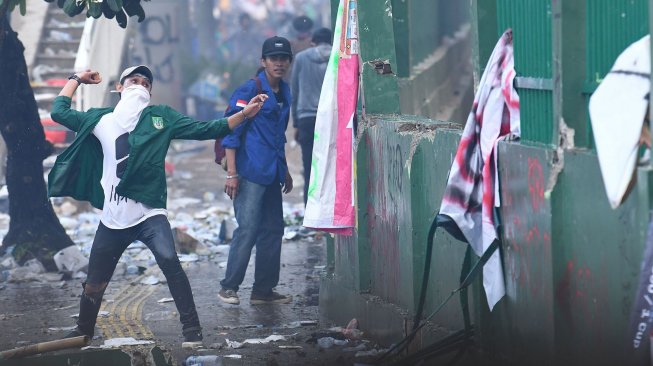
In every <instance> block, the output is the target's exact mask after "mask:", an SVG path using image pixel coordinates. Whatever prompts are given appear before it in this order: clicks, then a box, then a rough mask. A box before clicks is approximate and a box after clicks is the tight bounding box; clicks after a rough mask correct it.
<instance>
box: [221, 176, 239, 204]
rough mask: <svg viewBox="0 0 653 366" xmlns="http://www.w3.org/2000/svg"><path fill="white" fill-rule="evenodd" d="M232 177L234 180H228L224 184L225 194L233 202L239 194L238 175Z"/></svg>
mask: <svg viewBox="0 0 653 366" xmlns="http://www.w3.org/2000/svg"><path fill="white" fill-rule="evenodd" d="M230 176H231V177H232V178H227V181H226V182H225V183H224V192H225V193H226V194H227V196H229V198H231V199H232V200H233V199H235V198H236V195H237V194H238V174H230Z"/></svg>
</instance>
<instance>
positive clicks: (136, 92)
mask: <svg viewBox="0 0 653 366" xmlns="http://www.w3.org/2000/svg"><path fill="white" fill-rule="evenodd" d="M149 104H150V92H149V90H147V89H146V88H145V87H144V86H142V85H131V86H129V87H127V88H124V89H123V90H122V92H121V93H120V101H119V102H118V105H116V108H115V109H114V110H113V116H114V118H115V120H116V122H117V123H118V124H119V125H120V126H121V127H122V128H125V129H127V130H129V131H131V130H133V129H134V127H136V124H137V123H138V119H139V118H140V116H141V112H143V109H145V107H147V106H148V105H149Z"/></svg>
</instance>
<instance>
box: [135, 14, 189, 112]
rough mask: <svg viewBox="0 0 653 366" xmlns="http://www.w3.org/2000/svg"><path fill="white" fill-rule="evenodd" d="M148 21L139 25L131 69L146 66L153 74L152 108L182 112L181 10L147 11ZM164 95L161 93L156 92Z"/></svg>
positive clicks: (146, 19)
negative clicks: (158, 107)
mask: <svg viewBox="0 0 653 366" xmlns="http://www.w3.org/2000/svg"><path fill="white" fill-rule="evenodd" d="M146 12H147V14H148V15H147V17H146V18H145V20H144V21H143V22H142V23H140V24H139V25H138V32H137V36H136V38H135V40H134V43H133V46H132V48H131V50H130V64H131V65H147V66H148V67H150V69H151V70H152V73H153V74H154V83H153V86H154V89H153V93H152V102H153V104H167V105H170V106H171V107H173V108H175V109H181V108H182V105H181V103H182V101H181V98H182V97H181V96H182V93H181V90H180V89H181V78H180V66H179V60H178V57H177V56H176V55H177V53H176V52H178V51H179V47H180V43H181V42H180V33H179V29H180V28H179V24H178V22H179V11H178V6H177V5H175V4H170V3H162V4H158V5H157V6H156V7H148V8H147V9H146ZM157 90H160V91H164V90H165V92H159V93H157V92H156V91H157Z"/></svg>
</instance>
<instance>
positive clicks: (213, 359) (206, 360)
mask: <svg viewBox="0 0 653 366" xmlns="http://www.w3.org/2000/svg"><path fill="white" fill-rule="evenodd" d="M183 366H222V357H221V356H216V355H206V356H188V358H187V359H186V360H185V361H184V362H183Z"/></svg>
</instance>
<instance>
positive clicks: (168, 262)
mask: <svg viewBox="0 0 653 366" xmlns="http://www.w3.org/2000/svg"><path fill="white" fill-rule="evenodd" d="M153 79H154V78H153V75H152V72H151V71H150V69H149V68H148V67H146V66H144V65H139V66H133V67H130V68H127V69H126V70H125V71H123V73H122V74H121V76H120V80H119V82H118V83H116V91H118V92H119V93H120V101H119V102H118V104H117V105H116V107H115V108H97V109H96V108H92V109H90V110H88V111H87V112H79V111H76V110H73V109H71V108H70V103H71V97H72V95H73V93H74V92H75V90H76V89H77V87H78V86H79V85H80V84H98V83H100V82H101V81H102V78H101V77H100V74H99V73H98V72H97V71H91V70H87V71H84V72H81V73H77V74H75V75H72V76H70V78H69V80H68V82H67V83H66V85H65V86H64V88H63V89H62V90H61V93H59V96H58V97H57V98H56V99H55V101H54V105H53V107H52V119H53V120H55V121H56V122H58V123H60V124H62V125H64V126H66V127H68V128H69V129H71V130H73V131H75V132H76V133H77V136H76V138H75V140H74V141H73V143H72V144H71V145H70V147H68V148H67V149H66V150H65V151H64V152H63V153H61V155H59V156H58V157H57V161H56V163H55V165H54V167H53V168H52V171H51V172H50V174H49V177H48V190H49V195H50V196H51V197H60V196H71V197H73V198H75V199H78V200H84V201H90V203H91V204H92V205H93V206H94V207H96V208H99V209H102V216H101V218H100V224H99V227H98V229H97V231H96V233H95V239H94V240H93V246H92V248H91V254H90V258H89V265H88V275H87V278H86V281H85V282H84V283H83V284H82V286H83V292H82V298H81V301H80V310H79V320H78V321H77V327H76V329H75V330H73V331H72V332H71V333H70V334H68V335H67V337H75V336H80V335H87V336H89V337H90V338H92V337H93V333H94V330H95V322H96V319H97V314H98V312H99V310H100V305H101V302H102V296H103V294H104V291H105V289H106V287H107V285H108V284H109V281H110V280H111V276H112V274H113V271H114V270H115V268H116V265H117V263H118V260H119V259H120V257H121V255H122V253H123V252H124V251H125V249H126V248H127V247H128V246H129V244H131V243H132V242H134V241H135V240H139V241H141V242H143V243H144V244H145V245H146V246H147V247H148V248H149V249H150V250H151V251H152V253H153V254H154V257H155V259H156V262H157V264H158V265H159V267H160V268H161V271H162V272H163V274H164V275H165V277H166V280H167V282H168V288H169V289H170V293H171V294H172V297H173V298H174V300H175V305H176V306H177V310H178V311H179V318H180V320H181V323H182V333H183V335H184V342H183V343H182V347H184V348H192V347H197V346H200V345H201V344H202V328H201V327H200V322H199V318H198V315H197V311H196V309H195V302H194V300H193V293H192V291H191V287H190V283H189V282H188V278H187V277H186V273H185V272H184V270H183V269H182V267H181V264H180V263H179V259H178V258H177V253H176V252H175V246H174V241H173V238H172V231H171V229H170V223H169V222H168V219H167V211H166V199H167V187H166V177H165V170H164V159H165V156H166V153H167V151H168V147H169V145H170V141H171V140H172V139H187V140H210V139H215V138H218V137H224V136H226V135H228V134H229V133H230V132H231V130H233V129H234V128H235V127H236V126H238V125H239V124H240V123H242V122H243V121H244V120H245V119H247V118H250V117H253V116H254V115H256V113H258V111H259V110H260V109H261V106H262V105H263V103H264V102H265V100H266V99H267V95H264V94H260V95H257V96H255V97H254V98H252V100H251V101H249V103H248V104H247V106H246V107H245V108H244V109H243V110H242V113H238V114H234V115H232V116H230V117H229V118H222V119H218V120H214V121H206V122H204V121H196V120H194V119H192V118H190V117H187V116H184V115H182V114H181V113H179V112H177V111H175V110H174V109H172V108H170V107H169V106H166V105H152V106H151V105H149V103H150V95H151V94H150V93H151V90H152V82H153V81H154V80H153Z"/></svg>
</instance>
